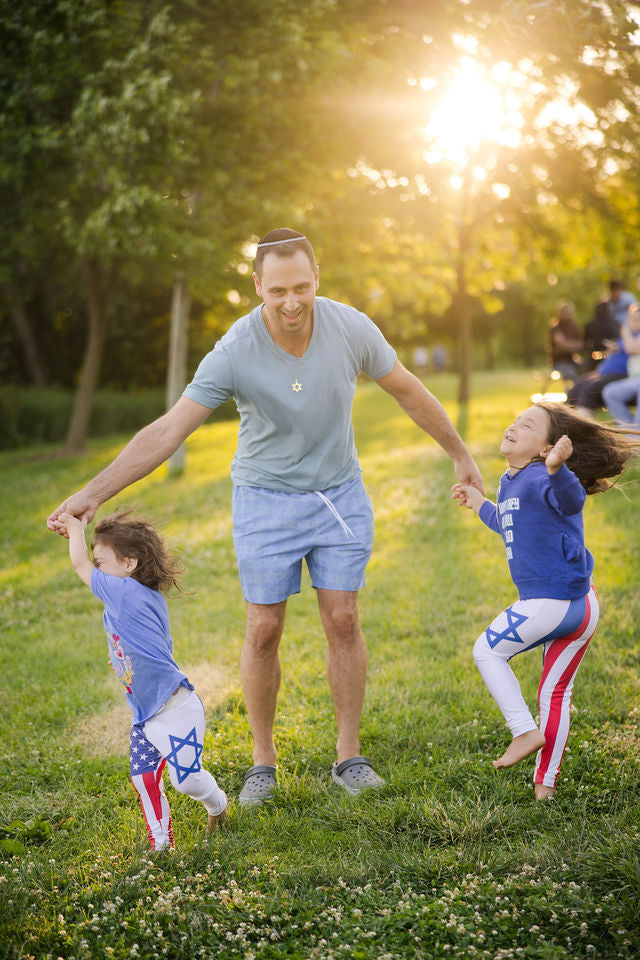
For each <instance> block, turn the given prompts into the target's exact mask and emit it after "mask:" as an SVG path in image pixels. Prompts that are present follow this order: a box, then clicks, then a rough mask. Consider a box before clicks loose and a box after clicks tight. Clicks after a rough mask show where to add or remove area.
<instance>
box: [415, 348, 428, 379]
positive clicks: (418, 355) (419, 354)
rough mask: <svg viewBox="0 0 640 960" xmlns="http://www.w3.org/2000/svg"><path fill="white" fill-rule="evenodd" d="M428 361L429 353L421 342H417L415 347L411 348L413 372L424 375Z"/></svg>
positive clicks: (419, 375) (420, 375)
mask: <svg viewBox="0 0 640 960" xmlns="http://www.w3.org/2000/svg"><path fill="white" fill-rule="evenodd" d="M428 362H429V353H428V351H427V348H426V347H423V346H422V345H421V344H418V346H417V347H414V348H413V369H414V372H415V374H416V375H417V376H418V377H424V375H425V373H426V372H427V364H428Z"/></svg>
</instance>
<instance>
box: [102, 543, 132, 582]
mask: <svg viewBox="0 0 640 960" xmlns="http://www.w3.org/2000/svg"><path fill="white" fill-rule="evenodd" d="M93 563H94V565H95V566H96V567H97V568H98V570H102V572H103V573H108V574H109V575H110V576H112V577H130V576H131V574H132V572H133V571H134V570H135V568H136V566H137V565H138V562H137V560H135V559H134V558H133V557H125V558H120V557H119V556H118V555H117V554H116V553H115V551H114V549H113V547H110V546H109V545H108V544H106V543H101V542H100V540H96V542H95V544H94V545H93Z"/></svg>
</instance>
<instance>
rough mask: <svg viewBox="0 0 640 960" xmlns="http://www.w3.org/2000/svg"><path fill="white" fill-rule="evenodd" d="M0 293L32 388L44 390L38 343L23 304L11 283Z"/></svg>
mask: <svg viewBox="0 0 640 960" xmlns="http://www.w3.org/2000/svg"><path fill="white" fill-rule="evenodd" d="M2 293H3V295H4V299H5V301H6V304H7V307H8V308H9V313H10V315H11V320H12V321H13V326H14V328H15V331H16V334H17V335H18V340H19V341H20V344H21V346H22V350H23V352H24V359H25V363H26V365H27V372H28V374H29V378H30V380H31V382H32V383H33V385H34V386H36V387H40V388H41V389H43V390H44V389H45V387H47V386H48V378H47V375H46V373H45V369H44V366H43V364H42V361H41V359H40V352H39V350H38V341H37V340H36V337H35V335H34V333H33V329H32V327H31V323H30V322H29V317H28V316H27V311H26V310H25V308H24V304H23V302H22V300H21V298H20V296H19V295H18V291H17V290H16V288H15V287H14V286H13V284H12V283H5V284H4V285H3V287H2Z"/></svg>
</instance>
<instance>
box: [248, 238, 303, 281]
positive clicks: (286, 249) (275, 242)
mask: <svg viewBox="0 0 640 960" xmlns="http://www.w3.org/2000/svg"><path fill="white" fill-rule="evenodd" d="M283 240H285V241H286V243H282V242H281V241H283ZM263 243H264V244H267V243H269V244H272V246H269V247H267V246H264V247H263V246H261V244H263ZM298 250H302V251H303V253H305V254H306V255H307V257H308V258H309V263H310V264H311V267H312V269H313V270H315V268H316V255H315V253H314V252H313V247H312V246H311V244H310V243H309V241H308V240H307V238H306V237H305V236H304V234H302V233H298V231H297V230H290V229H289V228H288V227H278V228H277V229H276V230H270V231H269V233H267V234H266V235H265V236H264V237H263V238H262V240H260V241H259V242H258V249H257V250H256V264H255V271H256V273H257V274H258V276H260V275H261V274H262V263H263V261H264V258H265V257H266V255H267V254H268V253H275V254H276V256H278V257H293V256H294V254H295V253H297V251H298Z"/></svg>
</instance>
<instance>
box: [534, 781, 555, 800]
mask: <svg viewBox="0 0 640 960" xmlns="http://www.w3.org/2000/svg"><path fill="white" fill-rule="evenodd" d="M533 789H534V791H535V794H536V800H553V798H554V797H555V795H556V788H555V787H545V785H544V783H534V785H533Z"/></svg>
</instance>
